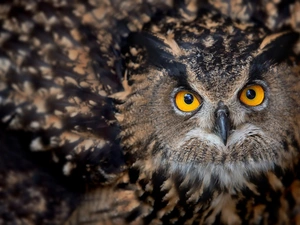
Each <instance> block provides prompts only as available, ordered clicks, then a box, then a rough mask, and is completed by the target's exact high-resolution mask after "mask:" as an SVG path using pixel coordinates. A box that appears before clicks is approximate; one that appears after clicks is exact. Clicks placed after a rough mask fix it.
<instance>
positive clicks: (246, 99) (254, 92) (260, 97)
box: [240, 84, 265, 106]
mask: <svg viewBox="0 0 300 225" xmlns="http://www.w3.org/2000/svg"><path fill="white" fill-rule="evenodd" d="M264 99H265V91H264V89H263V87H262V86H260V85H258V84H253V85H250V86H247V87H246V88H244V89H243V90H242V92H241V95H240V101H241V102H242V103H244V104H245V105H247V106H258V105H260V104H261V103H262V102H263V101H264Z"/></svg>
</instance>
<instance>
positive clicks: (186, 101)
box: [174, 90, 201, 113]
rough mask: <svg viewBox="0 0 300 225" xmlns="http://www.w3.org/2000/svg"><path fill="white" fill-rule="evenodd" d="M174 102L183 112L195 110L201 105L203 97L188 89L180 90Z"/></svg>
mask: <svg viewBox="0 0 300 225" xmlns="http://www.w3.org/2000/svg"><path fill="white" fill-rule="evenodd" d="M174 103H175V105H176V107H177V108H178V109H179V110H180V111H182V112H186V113H189V112H193V111H195V110H197V109H198V108H199V107H200V106H201V98H200V97H199V96H198V95H196V94H195V93H193V92H192V91H188V90H180V91H178V92H177V93H176V94H175V97H174Z"/></svg>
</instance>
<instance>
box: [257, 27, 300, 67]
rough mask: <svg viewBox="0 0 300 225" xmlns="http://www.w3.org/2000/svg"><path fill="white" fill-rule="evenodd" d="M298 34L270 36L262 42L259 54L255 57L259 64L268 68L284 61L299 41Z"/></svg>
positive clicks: (288, 33) (286, 33)
mask: <svg viewBox="0 0 300 225" xmlns="http://www.w3.org/2000/svg"><path fill="white" fill-rule="evenodd" d="M299 37H300V34H299V33H296V32H283V33H277V34H272V35H269V36H267V37H265V39H264V40H263V41H262V43H261V45H260V47H259V48H260V50H261V52H260V53H259V54H258V55H257V56H256V58H258V59H257V60H259V61H260V62H264V63H267V64H268V66H271V65H273V64H277V63H280V62H282V61H283V60H285V59H286V58H287V57H288V56H289V55H290V54H292V52H293V47H294V45H295V44H296V42H297V40H299Z"/></svg>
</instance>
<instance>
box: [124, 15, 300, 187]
mask: <svg viewBox="0 0 300 225" xmlns="http://www.w3.org/2000/svg"><path fill="white" fill-rule="evenodd" d="M297 39H298V35H297V34H295V33H289V32H282V33H278V34H273V35H269V34H268V31H267V30H266V29H265V28H263V27H258V26H256V25H253V24H243V25H242V24H239V23H237V22H233V21H231V20H230V19H228V18H224V17H221V16H219V15H218V14H217V13H211V12H210V13H207V12H201V14H200V15H199V16H198V17H197V19H195V20H192V21H186V20H184V19H183V18H178V17H176V18H175V17H172V16H166V17H164V19H161V20H158V21H156V22H153V23H151V24H149V25H147V26H145V29H144V30H143V32H140V33H133V34H131V35H130V36H129V37H128V39H127V41H128V43H129V45H128V46H127V47H126V48H124V51H123V52H124V58H125V61H126V68H127V71H126V74H127V78H128V83H129V85H130V88H131V93H130V94H129V95H128V96H127V98H126V99H125V100H124V103H123V104H121V105H119V106H118V110H119V113H120V115H122V119H121V120H120V124H121V128H122V133H121V139H122V145H123V148H124V149H125V152H126V157H127V160H128V162H130V163H133V165H134V166H136V167H139V168H140V169H141V170H144V171H147V172H146V173H148V174H149V176H151V174H152V173H157V171H160V173H161V174H165V175H166V176H171V177H172V176H173V177H181V178H182V179H183V180H186V182H190V183H195V182H196V183H197V182H198V183H201V184H206V185H210V184H212V183H214V184H216V183H218V184H219V185H220V186H223V187H229V186H234V187H239V186H242V185H243V184H244V183H245V182H247V179H248V178H249V177H251V176H253V175H259V174H262V173H265V172H266V171H269V170H272V169H274V168H275V167H277V166H279V167H281V168H287V167H289V166H290V165H291V164H292V162H293V157H294V156H295V155H296V154H297V152H296V151H297V147H298V142H297V141H298V140H299V130H298V127H299V126H298V125H297V123H299V122H297V121H299V118H298V117H299V116H298V115H299V100H297V98H299V94H300V91H299V88H297V85H298V86H299V81H298V80H299V77H297V75H296V72H295V71H294V70H293V66H292V65H291V64H290V63H289V62H288V58H289V56H291V55H292V47H293V45H294V43H295V42H296V40H297ZM297 89H298V90H297ZM174 179H175V178H174Z"/></svg>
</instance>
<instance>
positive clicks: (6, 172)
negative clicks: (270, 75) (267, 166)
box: [0, 0, 300, 225]
mask: <svg viewBox="0 0 300 225" xmlns="http://www.w3.org/2000/svg"><path fill="white" fill-rule="evenodd" d="M199 27H201V29H199ZM291 31H292V32H299V31H300V3H299V2H298V1H297V0H296V1H289V2H288V3H285V1H275V0H274V1H273V0H270V1H266V0H265V1H255V2H254V1H253V3H252V2H248V1H240V0H232V1H227V0H226V1H222V0H211V1H196V0H190V1H177V0H174V1H172V0H168V1H160V0H125V1H121V0H91V1H80V0H78V1H77V0H62V1H60V0H45V1H35V0H29V1H25V0H24V1H23V0H14V1H5V0H4V1H1V2H0V125H1V126H0V129H1V132H0V146H3V147H0V164H1V165H0V178H1V181H0V202H1V204H0V205H1V206H0V224H63V223H64V222H65V223H66V224H95V225H96V224H300V216H299V207H300V200H299V196H298V195H299V194H298V193H299V190H300V177H299V176H300V174H299V173H298V171H299V163H298V158H299V156H298V149H299V141H300V134H299V127H300V125H299V118H298V117H299V116H297V115H298V114H297V113H298V111H299V107H300V106H299V95H300V91H299V90H300V86H299V72H300V69H299V68H300V67H299V63H300V59H299V55H298V54H300V42H299V41H298V42H297V43H295V44H294V42H295V40H294V39H295V38H294V39H293V41H292V42H291V45H292V44H293V50H291V51H289V52H288V54H287V55H286V58H284V59H280V60H281V61H287V64H288V65H289V68H288V69H287V71H290V70H292V71H293V73H294V74H295V75H294V76H293V78H291V79H290V80H288V81H286V82H287V84H293V85H292V87H291V89H292V91H293V92H294V93H295V94H294V95H293V97H292V98H293V99H292V100H291V102H292V103H291V104H293V106H294V107H295V110H294V111H292V112H291V115H292V116H293V117H295V118H294V119H293V121H291V122H290V123H292V125H290V126H292V128H291V130H292V131H293V132H292V133H288V131H286V132H282V133H280V134H279V135H284V136H285V135H286V136H287V140H286V142H284V143H283V145H285V146H288V147H286V148H288V152H287V153H286V157H285V155H284V156H282V159H281V160H282V161H280V163H278V164H277V165H276V166H275V167H274V168H272V170H268V171H267V172H266V171H264V173H261V174H259V175H258V174H254V175H253V176H249V178H247V179H246V180H245V181H244V183H243V185H242V186H238V187H237V188H235V187H232V189H229V188H228V187H225V188H224V186H222V185H219V184H218V183H217V182H216V183H214V182H215V180H214V179H213V178H212V179H211V183H210V185H208V186H203V185H201V184H202V183H203V180H201V176H200V175H199V177H189V176H186V177H184V176H182V174H180V173H178V174H174V173H171V172H170V171H169V169H170V168H172V164H169V162H168V160H166V159H172V160H173V159H175V161H176V160H177V159H179V161H180V160H181V161H184V162H187V161H188V160H189V158H191V157H192V158H193V159H194V158H195V157H193V156H191V155H192V153H193V152H192V153H190V155H188V154H186V156H185V158H184V157H182V155H181V154H180V153H176V152H175V153H174V154H172V155H168V154H167V153H166V154H163V153H162V152H161V151H160V148H164V147H166V146H160V145H159V140H157V139H156V136H155V135H156V134H155V132H152V129H153V127H152V125H151V124H152V120H151V115H150V113H151V112H147V113H145V114H143V115H141V116H140V117H138V116H136V115H137V114H139V113H140V112H142V111H140V112H139V111H138V110H139V109H141V110H142V108H143V105H144V104H145V100H144V99H143V95H144V93H148V92H150V91H151V88H149V86H151V85H155V84H157V85H159V83H160V81H161V80H163V79H165V78H164V77H163V76H162V75H161V74H157V73H155V70H151V69H150V70H149V68H148V65H149V64H150V65H151V66H154V67H159V68H160V69H161V71H167V68H171V69H170V70H169V71H167V72H168V73H170V72H171V73H173V74H174V76H175V75H176V74H177V76H180V75H181V73H182V72H183V71H184V72H186V71H193V72H194V73H195V74H196V73H197V74H198V76H194V77H193V76H192V75H191V76H190V75H189V77H192V78H191V79H190V78H189V79H187V80H186V81H185V82H190V83H193V82H196V80H197V79H200V80H205V79H207V80H209V81H210V82H211V83H210V84H209V82H207V85H208V86H207V87H205V88H206V89H212V90H213V88H214V87H215V88H216V91H213V93H216V94H215V96H210V97H211V98H220V96H223V95H224V94H226V93H225V92H224V93H220V92H219V91H218V90H217V87H216V86H215V83H214V81H213V78H214V74H216V73H218V72H219V71H221V70H223V71H227V73H225V74H224V75H222V77H223V79H222V82H223V83H222V82H221V84H222V85H223V86H224V87H225V86H226V83H228V82H232V83H233V84H234V82H239V81H240V80H242V79H244V78H243V77H242V76H240V77H239V76H236V74H237V71H241V70H242V68H244V67H247V65H248V64H249V63H250V62H252V60H253V59H254V58H255V57H256V56H258V55H263V54H264V51H263V49H264V47H265V46H267V45H268V44H269V43H272V41H273V40H274V39H276V38H277V36H276V35H275V37H274V36H272V34H275V33H276V34H277V33H280V34H281V35H279V36H283V37H285V36H284V35H285V33H288V32H291ZM184 32H186V33H184ZM177 36H180V39H178V38H177V39H176V37H177ZM218 36H221V37H222V38H221V39H219V40H220V42H222V44H218V39H216V40H215V39H214V37H218ZM266 36H269V38H265V37H266ZM263 40H264V41H263ZM283 40H284V39H283ZM178 43H180V44H178ZM223 43H226V44H225V45H223ZM141 45H144V47H141ZM153 45H154V46H159V48H158V49H157V50H155V49H151V46H153ZM195 46H197V47H195ZM215 46H218V49H216V47H215ZM289 47H292V46H289ZM217 50H218V51H219V52H220V53H219V54H217V55H216V54H215V52H216V51H217ZM250 52H251V54H249V53H250ZM149 54H150V57H149ZM151 54H153V56H157V55H159V57H157V58H155V57H153V58H151ZM198 54H199V55H201V57H195V56H197V55H198ZM147 57H148V59H147ZM149 58H150V59H151V60H150V61H149ZM232 59H233V60H232ZM173 62H180V63H177V64H172V63H173ZM206 62H211V64H209V63H206ZM270 64H271V63H270ZM145 65H147V66H145ZM172 65H176V66H175V67H174V66H173V67H172ZM195 65H197V66H195ZM216 65H217V66H218V69H216ZM145 72H146V73H148V75H147V76H142V75H144V74H145ZM140 74H141V75H140ZM201 74H202V77H201ZM203 74H205V76H204V75H203ZM230 74H231V75H232V76H230ZM297 74H298V75H297ZM210 76H211V78H210ZM151 79H152V80H151ZM178 82H180V81H178ZM218 82H219V80H218ZM149 83H151V85H149ZM232 89H234V85H232ZM228 93H229V92H228ZM218 94H219V95H218ZM149 95H152V93H149ZM133 106H134V107H133ZM297 109H298V111H297ZM287 114H288V113H287ZM287 116H289V115H287ZM166 123H167V122H166ZM191 123H193V122H191ZM236 123H238V122H237V121H236ZM165 125H168V124H165ZM287 126H288V125H287ZM136 128H138V129H136ZM150 134H152V135H150ZM141 143H143V144H141ZM144 143H146V144H144ZM193 145H194V146H197V145H198V143H197V142H190V146H193ZM189 149H191V148H189ZM167 152H168V151H167ZM217 154H218V153H217ZM233 154H235V155H236V154H238V153H235V152H234V151H233ZM291 155H292V158H293V159H290V157H291ZM214 157H215V156H214ZM218 157H220V158H219V159H218ZM224 157H225V158H224ZM226 157H227V158H226ZM230 157H233V155H226V156H224V155H223V156H222V155H219V156H216V157H215V159H216V161H218V160H219V162H220V163H221V164H222V163H224V162H228V161H230V159H231V158H230ZM261 157H266V158H267V157H269V156H268V155H262V156H261ZM154 158H157V159H159V160H158V161H155V160H153V159H154ZM160 160H161V161H160ZM197 160H198V161H199V162H200V163H203V162H205V160H209V161H211V157H210V156H206V157H204V158H200V159H197ZM285 160H290V161H285ZM158 162H159V163H161V162H165V163H166V164H165V165H164V166H161V165H160V166H157V163H158ZM177 169H178V168H177ZM191 171H192V169H191ZM191 174H192V173H191Z"/></svg>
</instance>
